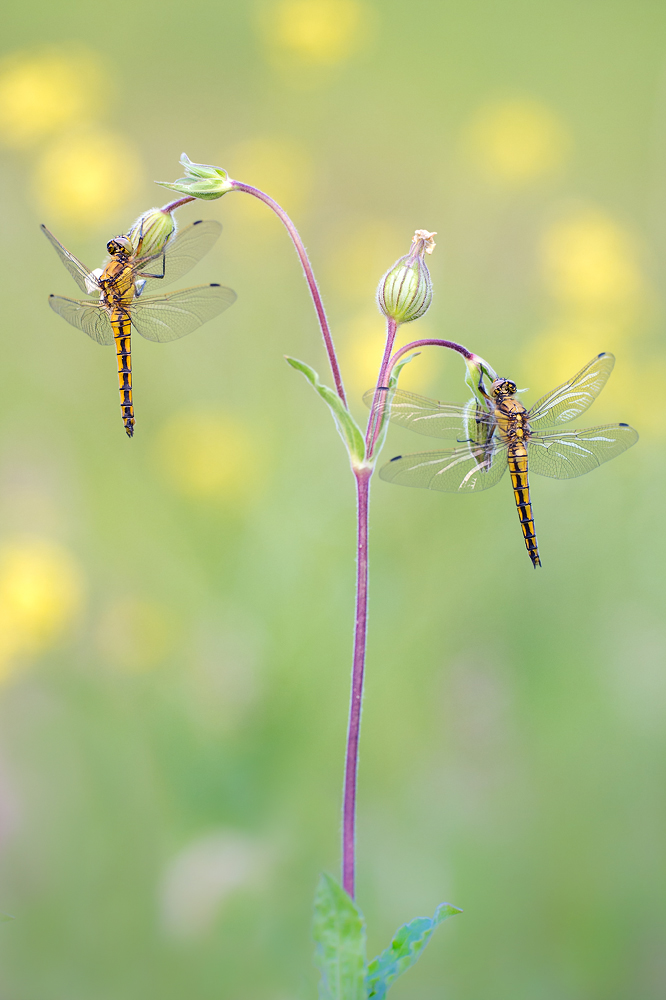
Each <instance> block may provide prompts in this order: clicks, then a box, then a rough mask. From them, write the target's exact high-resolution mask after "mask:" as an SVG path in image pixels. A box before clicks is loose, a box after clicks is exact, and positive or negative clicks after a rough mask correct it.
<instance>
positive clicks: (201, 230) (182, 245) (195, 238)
mask: <svg viewBox="0 0 666 1000" xmlns="http://www.w3.org/2000/svg"><path fill="white" fill-rule="evenodd" d="M221 232H222V226H221V225H220V223H219V222H216V221H215V220H214V219H209V220H207V221H204V222H202V221H199V222H193V223H192V225H191V226H187V227H186V228H185V229H181V230H180V232H177V233H176V235H175V236H174V237H173V238H172V239H170V240H169V242H168V243H167V245H166V249H165V251H164V277H163V278H150V277H148V278H146V288H147V289H149V288H157V286H158V285H159V286H163V285H168V284H170V283H171V282H172V281H177V280H178V278H182V277H183V275H184V274H187V272H188V271H190V270H191V269H192V268H193V267H194V265H195V264H198V263H199V261H200V260H201V258H202V257H204V256H205V255H206V254H207V253H208V251H209V250H210V249H211V247H212V246H213V244H214V243H215V241H216V240H217V238H218V237H219V235H220V233H221ZM136 265H137V271H138V273H141V271H146V272H149V273H151V274H159V272H160V271H161V269H162V254H157V255H156V256H151V257H148V258H145V257H144V258H142V259H139V260H138V261H137V262H136Z"/></svg>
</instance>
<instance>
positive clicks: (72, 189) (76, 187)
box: [33, 128, 142, 226]
mask: <svg viewBox="0 0 666 1000" xmlns="http://www.w3.org/2000/svg"><path fill="white" fill-rule="evenodd" d="M141 175H142V168H141V162H140V159H139V156H138V153H137V152H136V150H135V149H134V147H133V146H132V145H131V144H130V143H129V141H128V140H126V139H125V138H123V137H122V136H120V135H117V134H115V133H114V132H109V131H106V130H103V129H101V128H99V129H91V130H84V131H77V132H74V133H71V134H67V135H64V136H61V137H60V138H58V139H57V140H55V141H54V142H53V144H52V145H50V146H49V147H48V148H47V149H46V150H45V152H44V154H43V155H42V157H41V158H40V160H39V162H38V163H37V167H36V170H35V175H34V179H33V189H34V193H35V197H36V198H37V200H38V202H39V203H40V205H41V207H42V208H43V210H44V211H45V212H47V213H48V215H49V217H56V218H60V219H64V220H66V221H68V222H71V223H73V224H75V225H80V226H86V225H90V226H96V225H98V224H99V222H100V220H104V219H107V218H111V217H112V216H114V215H116V214H117V213H118V211H119V210H120V209H122V208H123V207H124V206H125V204H126V203H127V201H128V200H129V199H130V197H131V196H132V195H133V194H134V193H135V191H136V190H137V188H138V185H139V183H140V180H141Z"/></svg>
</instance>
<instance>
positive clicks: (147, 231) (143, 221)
mask: <svg viewBox="0 0 666 1000" xmlns="http://www.w3.org/2000/svg"><path fill="white" fill-rule="evenodd" d="M175 229H176V223H175V220H174V217H173V215H171V213H170V212H163V211H162V209H161V208H150V209H149V210H148V211H147V212H144V213H143V215H140V216H139V218H138V219H137V220H136V222H135V223H133V225H132V228H131V229H130V231H129V233H128V234H127V235H128V237H129V239H130V241H131V243H132V246H133V247H134V252H135V253H138V254H140V255H141V256H144V255H145V254H158V253H162V250H163V249H164V247H165V246H166V244H167V241H168V239H169V237H170V236H171V235H172V233H173V232H174V231H175Z"/></svg>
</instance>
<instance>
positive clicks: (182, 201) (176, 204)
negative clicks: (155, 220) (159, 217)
mask: <svg viewBox="0 0 666 1000" xmlns="http://www.w3.org/2000/svg"><path fill="white" fill-rule="evenodd" d="M196 200H197V199H196V198H193V197H192V195H186V196H185V197H184V198H179V199H178V200H177V201H170V202H169V204H168V205H162V207H161V209H160V212H164V214H165V215H168V214H169V213H170V212H175V211H176V209H177V208H180V207H181V205H187V204H188V202H190V201H196Z"/></svg>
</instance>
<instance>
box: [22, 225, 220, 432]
mask: <svg viewBox="0 0 666 1000" xmlns="http://www.w3.org/2000/svg"><path fill="white" fill-rule="evenodd" d="M41 228H42V232H43V233H44V235H45V236H46V237H47V239H48V240H49V241H50V243H51V245H52V246H53V247H54V249H55V251H56V253H57V254H58V256H59V258H60V260H61V261H62V263H63V264H64V265H65V267H66V268H67V270H68V271H69V273H70V274H71V276H72V277H73V278H74V281H75V282H76V283H77V285H78V286H79V288H80V289H81V291H82V292H85V293H86V294H87V295H89V296H90V298H88V299H66V298H63V297H62V296H60V295H50V296H49V305H50V306H51V308H52V309H53V311H54V312H56V313H58V315H59V316H62V317H63V319H66V320H67V322H68V323H71V325H72V326H75V327H77V328H78V329H79V330H83V332H84V333H87V334H88V336H89V337H90V338H91V339H92V340H94V341H95V343H96V344H101V345H103V346H111V345H112V344H115V346H116V355H117V362H118V382H119V387H120V409H121V414H122V418H123V424H124V426H125V432H126V434H127V436H128V437H132V436H133V434H134V423H135V420H134V405H133V402H132V354H131V328H132V327H134V329H135V330H136V331H137V332H138V333H140V334H141V336H142V337H145V338H146V340H152V341H156V342H157V343H160V344H165V343H168V342H169V341H171V340H178V339H179V338H180V337H184V336H186V334H188V333H191V332H192V331H193V330H196V329H197V327H199V326H201V325H202V324H203V323H207V322H208V320H210V319H213V317H215V316H217V315H219V314H220V313H221V312H223V311H224V310H225V309H227V308H228V307H229V306H230V305H232V303H233V302H235V300H236V293H235V292H234V291H232V289H231V288H226V287H224V285H217V284H212V285H198V286H196V287H195V288H184V289H182V290H180V291H176V292H168V293H167V294H165V295H146V296H145V297H144V295H143V292H144V289H149V290H152V289H156V288H158V287H160V288H161V287H162V286H164V285H168V284H169V283H170V282H172V281H176V280H177V279H178V278H181V277H182V276H183V275H184V274H186V273H187V272H188V271H189V270H190V268H192V267H194V265H195V264H197V263H198V261H199V260H201V258H202V257H203V256H204V254H206V253H208V251H209V250H210V249H211V247H212V246H213V244H214V243H215V241H216V240H217V238H218V236H219V235H220V233H221V232H222V226H221V225H220V224H219V222H215V221H207V222H203V221H198V222H194V223H193V224H192V225H190V226H187V227H186V228H185V229H182V230H180V231H179V232H177V233H176V234H175V235H172V236H171V237H170V238H169V240H168V241H167V243H166V244H165V246H164V248H163V249H162V250H160V252H159V253H144V252H142V243H143V235H142V233H141V232H139V234H138V238H137V240H136V247H135V246H134V244H133V242H132V240H131V239H130V238H129V236H115V237H114V238H113V239H111V240H109V242H108V243H107V245H106V249H107V252H108V254H109V260H108V261H107V263H106V264H105V266H104V267H103V268H97V269H96V270H94V271H91V270H90V269H89V268H87V267H85V265H84V264H82V263H81V261H80V260H78V259H77V258H76V257H75V256H74V254H72V253H70V251H69V250H67V249H66V248H65V247H64V246H63V245H62V243H60V241H59V240H57V239H56V237H55V236H54V235H53V233H51V232H49V230H48V229H47V228H46V226H42V227H41Z"/></svg>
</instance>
